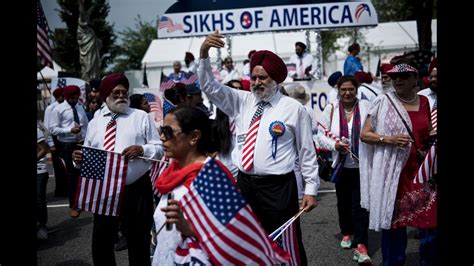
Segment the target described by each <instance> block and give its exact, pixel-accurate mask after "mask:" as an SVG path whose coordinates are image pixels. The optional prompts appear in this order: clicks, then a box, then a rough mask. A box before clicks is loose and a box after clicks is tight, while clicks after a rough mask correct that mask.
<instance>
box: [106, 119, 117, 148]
mask: <svg viewBox="0 0 474 266" xmlns="http://www.w3.org/2000/svg"><path fill="white" fill-rule="evenodd" d="M118 116H119V114H116V113H112V118H111V119H110V121H109V123H107V128H106V130H105V138H104V149H105V150H107V151H113V150H114V148H115V134H116V132H117V121H116V119H117V117H118Z"/></svg>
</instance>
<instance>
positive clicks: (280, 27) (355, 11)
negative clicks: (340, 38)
mask: <svg viewBox="0 0 474 266" xmlns="http://www.w3.org/2000/svg"><path fill="white" fill-rule="evenodd" d="M377 24H378V17H377V13H376V12H375V8H374V6H373V5H372V3H371V2H370V1H363V2H334V3H322V4H299V5H281V6H266V7H255V8H235V9H223V10H212V11H210V10H204V11H197V12H185V10H183V12H178V13H165V14H164V15H163V16H161V17H160V21H159V23H158V38H159V39H161V38H173V37H176V38H177V37H190V36H202V35H207V34H209V33H211V32H214V31H215V30H219V32H221V33H223V34H243V33H252V32H265V31H291V30H301V29H324V28H340V27H363V26H376V25H377Z"/></svg>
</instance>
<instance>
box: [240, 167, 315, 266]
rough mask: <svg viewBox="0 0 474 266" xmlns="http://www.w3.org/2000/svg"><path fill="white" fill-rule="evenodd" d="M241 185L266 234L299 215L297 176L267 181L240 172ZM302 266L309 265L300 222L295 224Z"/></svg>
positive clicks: (289, 174)
mask: <svg viewBox="0 0 474 266" xmlns="http://www.w3.org/2000/svg"><path fill="white" fill-rule="evenodd" d="M237 185H238V187H239V189H240V191H241V193H242V195H243V197H244V198H245V200H247V202H248V203H249V205H250V207H251V208H252V210H253V211H254V213H255V215H256V216H257V218H258V219H259V221H260V223H261V224H262V226H263V228H264V229H265V231H266V232H267V233H268V234H270V233H272V232H273V231H274V230H276V229H277V228H278V227H280V226H281V225H282V224H283V223H285V222H286V221H287V220H288V219H290V218H291V217H292V216H293V215H295V214H296V213H298V211H299V203H298V188H297V185H296V177H295V173H294V172H290V173H288V174H285V175H269V176H264V177H259V176H253V175H247V174H245V173H242V172H240V171H239V174H238V178H237ZM294 223H295V225H296V236H297V238H298V249H299V253H300V263H301V265H307V264H308V262H307V259H306V252H305V250H304V246H303V241H302V237H301V226H300V220H299V218H298V219H297V220H296V221H295V222H294Z"/></svg>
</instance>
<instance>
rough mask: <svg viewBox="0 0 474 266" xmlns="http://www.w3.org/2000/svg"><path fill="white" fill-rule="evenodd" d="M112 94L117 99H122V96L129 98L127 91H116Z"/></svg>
mask: <svg viewBox="0 0 474 266" xmlns="http://www.w3.org/2000/svg"><path fill="white" fill-rule="evenodd" d="M111 94H112V95H113V96H114V97H115V98H117V97H120V95H123V96H125V97H128V91H126V90H114V91H112V92H111Z"/></svg>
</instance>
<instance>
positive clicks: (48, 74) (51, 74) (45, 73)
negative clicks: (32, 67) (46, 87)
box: [36, 61, 63, 81]
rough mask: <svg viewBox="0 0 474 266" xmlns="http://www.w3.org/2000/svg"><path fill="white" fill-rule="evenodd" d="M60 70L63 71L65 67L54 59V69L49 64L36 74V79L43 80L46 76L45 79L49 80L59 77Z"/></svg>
mask: <svg viewBox="0 0 474 266" xmlns="http://www.w3.org/2000/svg"><path fill="white" fill-rule="evenodd" d="M59 71H63V68H62V67H60V66H59V65H58V64H57V63H56V62H54V61H53V69H52V68H50V67H48V66H46V67H44V68H43V69H41V71H39V72H38V73H37V74H36V79H37V80H42V79H43V78H44V79H45V80H47V81H49V80H51V79H52V78H57V77H58V72H59Z"/></svg>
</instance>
